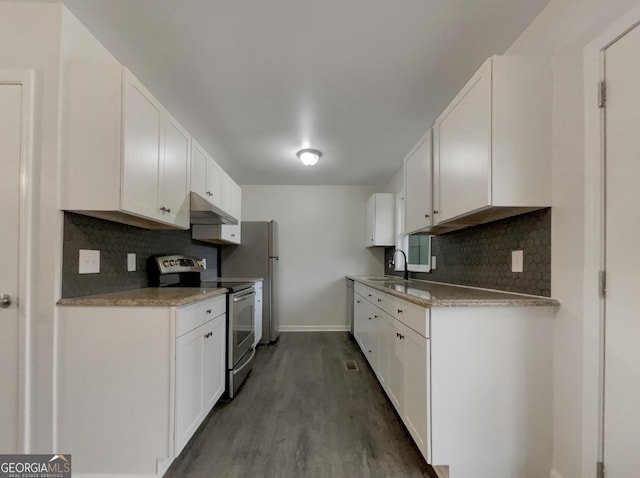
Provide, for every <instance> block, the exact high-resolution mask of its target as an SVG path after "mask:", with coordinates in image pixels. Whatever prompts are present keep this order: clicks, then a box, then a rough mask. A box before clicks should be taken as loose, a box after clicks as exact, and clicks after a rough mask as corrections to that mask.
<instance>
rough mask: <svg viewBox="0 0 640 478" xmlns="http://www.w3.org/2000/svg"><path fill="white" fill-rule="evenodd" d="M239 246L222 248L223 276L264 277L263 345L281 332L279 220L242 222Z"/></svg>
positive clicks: (275, 338) (221, 263) (273, 339)
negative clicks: (279, 311)
mask: <svg viewBox="0 0 640 478" xmlns="http://www.w3.org/2000/svg"><path fill="white" fill-rule="evenodd" d="M240 227H241V233H240V237H241V241H242V243H241V244H240V245H239V246H235V247H221V248H220V249H221V252H220V272H221V274H222V277H238V278H240V277H262V278H263V279H264V283H263V289H262V293H263V300H262V339H261V340H260V343H261V344H268V343H271V342H275V341H276V340H277V339H278V336H279V335H280V321H279V317H278V261H279V260H280V257H279V255H278V223H277V222H275V221H247V222H244V221H243V222H242V224H241V226H240Z"/></svg>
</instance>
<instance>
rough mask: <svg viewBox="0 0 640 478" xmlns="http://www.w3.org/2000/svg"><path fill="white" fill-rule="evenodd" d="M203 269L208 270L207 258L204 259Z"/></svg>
mask: <svg viewBox="0 0 640 478" xmlns="http://www.w3.org/2000/svg"><path fill="white" fill-rule="evenodd" d="M202 268H203V269H206V268H207V259H206V258H205V257H203V258H202Z"/></svg>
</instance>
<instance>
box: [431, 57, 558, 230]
mask: <svg viewBox="0 0 640 478" xmlns="http://www.w3.org/2000/svg"><path fill="white" fill-rule="evenodd" d="M550 84H551V83H550V68H549V65H548V64H547V63H544V62H543V61H541V60H538V59H531V58H523V57H510V56H494V57H491V58H489V59H488V60H487V61H486V62H485V63H484V64H483V65H482V67H481V68H480V69H479V70H478V71H477V72H476V74H475V75H474V76H473V77H472V78H471V80H469V82H468V83H467V84H466V85H465V86H464V87H463V88H462V90H461V91H460V93H458V95H457V96H456V97H455V98H454V100H453V101H452V102H451V104H450V105H449V106H448V107H447V108H446V109H445V111H444V112H443V113H442V114H441V115H440V117H439V118H438V119H437V120H436V123H435V125H434V128H433V146H434V165H433V168H434V170H433V172H434V178H433V192H434V197H433V200H434V206H433V213H434V225H435V228H436V229H437V227H438V226H439V225H444V226H445V227H446V226H447V225H451V224H457V225H461V226H464V225H474V224H481V223H484V222H489V221H492V220H496V219H501V218H505V217H509V216H513V215H516V214H521V213H524V212H528V211H532V210H536V209H540V208H543V207H548V206H550V204H551V194H550V192H551V187H550V186H551V181H550V160H551V154H550V137H551V134H550V131H551V109H550V104H551V100H550V95H551V89H550Z"/></svg>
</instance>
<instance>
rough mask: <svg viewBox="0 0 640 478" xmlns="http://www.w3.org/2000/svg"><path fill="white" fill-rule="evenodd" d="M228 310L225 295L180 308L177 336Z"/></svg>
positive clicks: (177, 319)
mask: <svg viewBox="0 0 640 478" xmlns="http://www.w3.org/2000/svg"><path fill="white" fill-rule="evenodd" d="M226 311H227V301H226V297H225V296H224V295H221V296H220V297H216V298H214V299H210V300H205V301H202V302H198V303H196V304H193V305H188V306H186V307H184V308H181V309H178V313H177V316H176V336H177V337H180V336H181V335H184V334H186V333H187V332H189V331H190V330H193V329H195V328H196V327H199V326H200V325H202V324H204V323H205V322H207V321H209V320H211V319H213V318H214V317H217V316H219V315H221V314H224V313H226Z"/></svg>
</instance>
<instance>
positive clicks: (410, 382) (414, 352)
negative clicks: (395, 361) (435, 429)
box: [401, 326, 431, 462]
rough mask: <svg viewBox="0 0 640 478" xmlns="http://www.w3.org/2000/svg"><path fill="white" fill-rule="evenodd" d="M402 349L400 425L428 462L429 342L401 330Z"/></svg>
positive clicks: (406, 328) (406, 329)
mask: <svg viewBox="0 0 640 478" xmlns="http://www.w3.org/2000/svg"><path fill="white" fill-rule="evenodd" d="M401 328H402V329H403V332H401V334H402V336H403V338H402V340H401V342H402V345H403V347H404V364H405V366H404V383H405V387H406V388H405V393H404V414H403V415H402V418H403V421H404V424H405V425H406V427H407V429H408V430H409V433H411V436H412V437H413V439H414V440H415V442H416V444H417V445H418V448H419V449H420V451H421V452H422V453H423V455H424V456H425V458H426V460H427V461H428V462H430V461H431V459H430V457H429V456H428V455H429V453H430V447H429V446H428V444H429V435H428V432H429V423H428V410H429V404H428V399H427V397H428V383H429V377H428V370H429V369H428V357H429V340H428V339H425V338H424V337H421V336H420V335H419V334H417V333H416V332H414V331H413V330H411V329H409V328H408V327H404V326H402V327H401Z"/></svg>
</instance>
